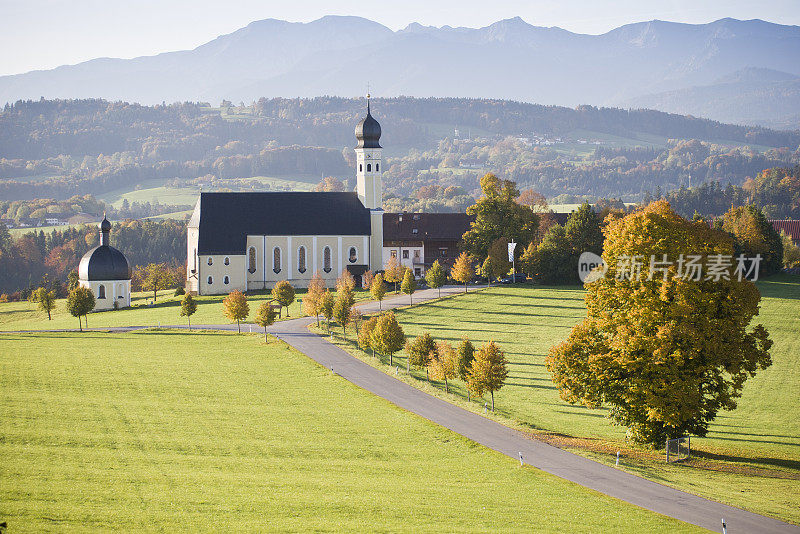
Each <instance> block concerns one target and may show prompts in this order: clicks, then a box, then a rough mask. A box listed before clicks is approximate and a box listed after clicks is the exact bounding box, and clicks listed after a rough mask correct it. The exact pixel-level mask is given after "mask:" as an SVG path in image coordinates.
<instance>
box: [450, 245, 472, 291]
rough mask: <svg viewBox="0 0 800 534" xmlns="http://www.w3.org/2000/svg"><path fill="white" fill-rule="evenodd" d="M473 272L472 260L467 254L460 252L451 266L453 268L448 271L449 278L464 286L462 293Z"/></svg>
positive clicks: (465, 289)
mask: <svg viewBox="0 0 800 534" xmlns="http://www.w3.org/2000/svg"><path fill="white" fill-rule="evenodd" d="M473 274H474V271H473V270H472V258H470V257H469V254H467V253H466V252H462V253H461V254H460V255H459V256H458V258H456V262H455V263H454V264H453V268H452V269H450V276H451V277H452V278H453V280H455V281H456V282H461V283H462V284H464V293H466V292H467V291H468V290H467V284H468V283H469V281H470V280H472V275H473Z"/></svg>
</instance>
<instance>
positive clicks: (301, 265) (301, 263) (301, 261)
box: [297, 247, 306, 273]
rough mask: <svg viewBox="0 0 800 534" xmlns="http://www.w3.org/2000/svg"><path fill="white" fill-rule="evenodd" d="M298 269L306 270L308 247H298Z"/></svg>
mask: <svg viewBox="0 0 800 534" xmlns="http://www.w3.org/2000/svg"><path fill="white" fill-rule="evenodd" d="M297 271H298V272H299V273H304V272H306V247H300V248H298V249H297Z"/></svg>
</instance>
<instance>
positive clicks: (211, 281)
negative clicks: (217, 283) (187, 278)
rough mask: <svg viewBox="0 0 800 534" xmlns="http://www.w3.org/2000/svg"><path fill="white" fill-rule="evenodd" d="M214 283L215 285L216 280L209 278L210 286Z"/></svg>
mask: <svg viewBox="0 0 800 534" xmlns="http://www.w3.org/2000/svg"><path fill="white" fill-rule="evenodd" d="M213 283H214V279H213V278H212V277H210V276H209V277H208V285H211V284H213Z"/></svg>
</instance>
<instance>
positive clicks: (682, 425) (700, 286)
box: [546, 201, 772, 445]
mask: <svg viewBox="0 0 800 534" xmlns="http://www.w3.org/2000/svg"><path fill="white" fill-rule="evenodd" d="M733 251H734V244H733V239H732V238H731V237H730V236H729V235H728V234H726V233H725V232H723V231H720V230H715V229H712V228H710V227H709V226H708V225H707V224H706V223H704V222H690V221H687V220H686V219H683V218H682V217H680V216H679V215H677V214H676V213H675V212H674V211H672V209H671V208H670V206H669V204H668V203H666V202H664V201H659V202H654V203H652V204H650V205H648V206H647V207H645V208H644V209H642V210H639V211H637V212H634V213H632V214H630V215H628V216H626V217H624V218H622V219H618V220H615V221H613V222H611V223H610V224H609V226H608V227H607V228H606V239H605V244H604V250H603V259H604V261H605V262H606V265H607V266H608V271H607V272H606V275H605V277H603V278H601V279H599V280H596V281H594V282H592V283H590V284H587V286H586V287H587V293H586V307H587V317H586V318H585V319H584V320H583V322H582V323H581V324H579V325H577V326H576V327H575V328H573V329H572V331H571V332H570V334H569V337H568V338H567V340H566V341H564V342H563V343H561V344H559V345H557V346H555V347H553V348H552V349H551V350H550V354H549V355H548V357H547V361H546V363H547V368H548V370H549V371H550V373H551V375H552V377H553V381H554V382H555V384H556V385H557V386H558V389H559V391H560V394H561V397H562V398H563V399H564V400H566V401H568V402H572V403H582V404H584V405H586V406H588V407H590V408H598V407H600V406H603V405H608V406H610V407H611V410H610V414H609V417H610V418H611V419H612V420H613V421H614V422H615V423H616V424H619V425H624V426H626V427H628V437H629V438H630V439H631V440H632V441H635V442H638V443H648V444H651V445H661V444H663V442H664V439H665V438H667V437H678V436H681V435H684V434H687V433H691V434H694V435H698V436H704V435H705V434H706V432H707V431H708V425H709V423H710V422H711V421H712V420H713V419H714V418H715V417H716V415H717V413H718V412H719V410H732V409H734V408H736V398H738V397H739V396H741V392H742V388H743V386H744V383H745V381H746V380H747V378H748V377H751V376H754V375H755V374H756V372H757V371H758V370H759V369H765V368H767V367H768V366H769V365H770V364H771V358H770V354H769V350H770V347H771V346H772V341H771V340H770V339H769V336H768V334H767V331H766V329H765V328H764V327H763V326H762V325H755V326H753V327H750V326H749V325H750V323H751V321H752V320H753V318H754V317H755V316H756V315H757V314H758V305H759V301H760V298H761V297H760V295H759V292H758V289H757V288H756V286H755V284H753V283H752V282H750V281H748V280H747V279H746V278H743V279H742V280H739V277H738V276H737V275H736V274H735V272H733V267H730V268H723V269H721V270H719V274H718V275H716V276H709V274H711V273H709V272H708V269H706V271H698V270H697V269H694V268H691V269H690V268H689V267H687V266H686V265H685V264H681V263H680V261H679V260H680V258H681V257H683V258H684V259H685V258H686V257H687V256H688V255H698V256H700V257H701V258H702V259H703V260H704V262H705V265H706V266H708V264H709V262H710V261H713V260H714V259H715V258H716V259H719V258H724V257H726V256H729V255H732V254H733ZM665 254H666V255H667V258H668V260H669V259H671V260H672V262H673V263H671V264H670V263H669V262H667V265H666V266H665V265H657V264H653V269H651V265H650V263H649V261H648V262H647V263H646V264H644V265H642V266H641V267H640V268H641V274H640V275H638V276H637V275H636V271H637V270H638V268H636V269H634V268H633V267H634V264H633V263H632V260H631V258H633V257H635V256H637V255H640V256H641V257H643V258H651V256H652V257H655V258H658V259H659V260H662V259H663V255H665ZM681 255H683V256H681ZM720 255H721V256H720ZM702 263H703V262H701V265H702ZM698 272H699V275H698V274H697V273H698Z"/></svg>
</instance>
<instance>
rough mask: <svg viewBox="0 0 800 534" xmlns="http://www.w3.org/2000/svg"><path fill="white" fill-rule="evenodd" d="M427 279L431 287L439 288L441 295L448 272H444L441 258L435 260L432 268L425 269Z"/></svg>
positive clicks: (440, 294)
mask: <svg viewBox="0 0 800 534" xmlns="http://www.w3.org/2000/svg"><path fill="white" fill-rule="evenodd" d="M425 281H426V282H428V286H429V287H430V288H431V289H438V290H439V297H441V296H442V286H443V285H444V284H445V282H447V273H446V272H444V269H443V268H442V265H441V264H440V263H439V260H435V261H434V262H433V265H431V267H430V269H428V270H427V271H425Z"/></svg>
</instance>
